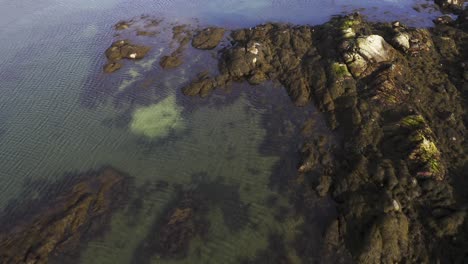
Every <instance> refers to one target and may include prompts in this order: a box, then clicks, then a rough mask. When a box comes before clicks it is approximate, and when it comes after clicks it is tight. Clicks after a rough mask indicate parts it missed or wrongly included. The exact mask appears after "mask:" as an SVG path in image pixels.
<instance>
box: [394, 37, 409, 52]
mask: <svg viewBox="0 0 468 264" xmlns="http://www.w3.org/2000/svg"><path fill="white" fill-rule="evenodd" d="M393 41H394V42H395V44H397V45H398V46H400V47H402V48H404V49H405V50H407V49H409V48H410V36H409V35H408V33H398V35H396V36H395V38H394V39H393Z"/></svg>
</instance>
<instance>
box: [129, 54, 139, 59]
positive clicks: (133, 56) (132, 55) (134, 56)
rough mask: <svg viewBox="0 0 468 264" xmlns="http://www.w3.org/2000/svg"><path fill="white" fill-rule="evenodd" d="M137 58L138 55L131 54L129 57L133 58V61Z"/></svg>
mask: <svg viewBox="0 0 468 264" xmlns="http://www.w3.org/2000/svg"><path fill="white" fill-rule="evenodd" d="M136 56H137V54H136V53H132V54H130V55H129V57H130V58H132V59H135V58H136Z"/></svg>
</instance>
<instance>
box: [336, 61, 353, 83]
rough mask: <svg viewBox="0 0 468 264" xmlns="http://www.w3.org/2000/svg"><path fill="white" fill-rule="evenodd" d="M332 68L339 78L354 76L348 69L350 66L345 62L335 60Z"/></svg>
mask: <svg viewBox="0 0 468 264" xmlns="http://www.w3.org/2000/svg"><path fill="white" fill-rule="evenodd" d="M332 70H333V73H334V74H335V76H336V77H337V78H338V79H344V78H349V77H352V75H351V73H350V72H349V71H348V67H347V66H346V64H344V63H338V62H334V63H333V64H332Z"/></svg>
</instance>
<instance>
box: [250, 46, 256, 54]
mask: <svg viewBox="0 0 468 264" xmlns="http://www.w3.org/2000/svg"><path fill="white" fill-rule="evenodd" d="M248 52H250V53H252V54H255V55H257V54H258V49H257V48H256V47H255V46H253V47H250V48H249V49H248Z"/></svg>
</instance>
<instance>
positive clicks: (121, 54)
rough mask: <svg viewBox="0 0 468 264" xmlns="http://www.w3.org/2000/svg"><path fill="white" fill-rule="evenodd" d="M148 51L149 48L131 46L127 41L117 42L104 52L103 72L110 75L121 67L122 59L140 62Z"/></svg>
mask: <svg viewBox="0 0 468 264" xmlns="http://www.w3.org/2000/svg"><path fill="white" fill-rule="evenodd" d="M149 51H150V48H149V47H146V46H140V45H135V44H132V43H131V42H130V41H129V40H118V41H115V42H114V43H112V45H111V46H110V47H109V48H108V49H107V50H106V52H105V54H106V58H107V60H108V61H107V64H106V65H104V67H103V70H104V72H106V73H112V72H115V71H117V70H119V69H120V68H121V67H122V64H121V63H120V61H121V60H122V59H128V60H140V59H143V58H144V57H145V56H146V54H148V52H149Z"/></svg>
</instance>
